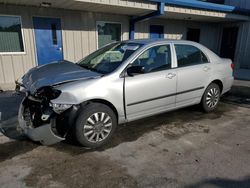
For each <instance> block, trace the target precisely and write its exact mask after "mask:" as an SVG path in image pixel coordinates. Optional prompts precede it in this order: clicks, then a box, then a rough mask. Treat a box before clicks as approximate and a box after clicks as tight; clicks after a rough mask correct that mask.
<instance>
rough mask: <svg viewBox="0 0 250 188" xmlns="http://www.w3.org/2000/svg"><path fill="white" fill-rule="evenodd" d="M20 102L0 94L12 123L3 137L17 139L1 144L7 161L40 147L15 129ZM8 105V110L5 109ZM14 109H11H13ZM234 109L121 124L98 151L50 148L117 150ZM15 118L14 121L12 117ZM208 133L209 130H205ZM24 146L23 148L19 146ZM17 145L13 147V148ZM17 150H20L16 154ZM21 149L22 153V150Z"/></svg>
mask: <svg viewBox="0 0 250 188" xmlns="http://www.w3.org/2000/svg"><path fill="white" fill-rule="evenodd" d="M21 100H22V96H19V95H16V93H14V92H7V93H6V92H4V96H3V94H1V95H0V110H6V112H8V113H7V114H6V115H4V119H5V118H10V117H12V119H13V120H14V121H15V122H14V123H13V122H12V123H10V124H7V125H4V126H3V124H2V125H1V124H0V125H1V126H0V128H1V130H2V132H3V133H4V135H6V136H7V137H9V138H11V139H14V140H17V141H13V143H11V144H7V143H4V144H0V155H2V154H3V155H2V156H5V157H2V160H3V159H6V158H10V157H13V156H15V155H16V154H17V155H18V154H19V153H22V152H27V151H29V150H32V149H33V148H34V147H35V146H39V144H36V143H35V144H34V143H33V142H31V141H28V142H30V143H31V144H25V143H26V142H27V141H26V137H23V135H21V134H20V133H19V132H18V131H17V130H16V125H17V109H18V106H19V104H20V102H21ZM7 106H9V107H7ZM12 108H14V109H12ZM234 109H235V107H232V106H229V105H225V104H224V103H220V105H219V107H218V109H217V110H216V111H214V112H212V113H209V114H205V113H203V112H202V111H201V109H200V108H199V106H191V107H187V108H184V109H180V110H176V111H172V112H167V113H164V114H160V115H156V116H152V117H149V118H145V119H142V120H138V121H134V122H131V123H127V124H124V125H120V126H118V127H117V130H116V133H115V135H114V137H113V138H112V139H111V141H110V142H109V143H108V144H106V145H105V146H104V147H101V148H98V149H94V150H93V149H88V148H84V147H82V146H80V145H79V144H78V143H77V142H76V141H75V140H74V139H72V137H71V139H67V140H66V141H64V142H61V143H58V144H55V145H53V146H50V147H53V148H55V149H56V150H58V151H62V152H67V153H70V154H72V155H77V154H82V153H85V152H92V151H103V150H106V149H109V148H113V147H116V146H118V145H120V144H121V143H125V142H132V141H135V140H137V139H139V138H140V137H141V136H142V135H144V134H146V133H148V132H151V131H154V130H158V129H159V128H161V127H162V126H164V127H168V126H169V125H172V124H174V126H176V127H177V128H182V127H181V125H182V124H185V123H187V122H192V121H196V120H201V119H217V118H220V117H221V116H222V115H224V114H225V113H226V112H228V111H231V110H234ZM13 117H14V118H13ZM206 131H207V132H209V130H206ZM174 138H175V137H174ZM18 142H21V147H19V144H20V143H18ZM22 145H23V147H22ZM15 146H16V147H15ZM8 147H13V148H15V149H14V150H13V151H12V150H8ZM18 148H19V149H20V151H19V152H18V151H17V150H18ZM22 150H23V151H22ZM5 151H8V152H9V155H8V154H7V153H8V152H5Z"/></svg>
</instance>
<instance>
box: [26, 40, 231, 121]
mask: <svg viewBox="0 0 250 188" xmlns="http://www.w3.org/2000/svg"><path fill="white" fill-rule="evenodd" d="M128 42H133V43H135V42H138V43H140V44H144V45H143V46H142V47H141V48H139V49H138V50H137V51H135V52H134V54H133V55H131V56H130V57H129V58H128V59H127V60H126V61H124V62H123V63H122V64H121V65H120V66H119V67H118V68H117V69H116V70H115V71H113V72H112V73H110V74H108V75H100V74H98V73H95V72H91V71H88V70H84V69H82V68H81V67H78V66H77V65H72V64H70V63H69V62H66V63H61V64H60V68H59V66H58V65H59V64H54V65H48V66H44V67H40V68H34V69H32V70H30V71H29V72H28V73H27V75H25V76H24V79H23V82H25V83H23V84H24V85H26V86H28V90H32V91H34V90H35V89H38V88H39V87H42V86H45V85H52V86H54V87H55V88H56V89H58V90H61V92H62V93H61V95H60V96H59V97H58V98H56V99H54V100H51V103H55V104H72V105H78V104H81V103H84V102H86V101H91V100H99V101H100V100H103V101H106V102H108V103H110V104H112V106H114V108H115V109H116V111H117V114H118V123H124V122H128V121H133V120H137V119H141V118H144V117H148V116H152V115H155V114H158V113H162V112H166V111H170V110H174V109H178V108H181V107H185V106H190V105H194V104H198V103H200V101H201V98H202V95H203V93H204V91H205V89H206V88H207V87H208V85H209V84H210V83H211V82H212V81H214V80H219V81H221V82H222V83H223V90H222V94H223V93H225V92H227V91H228V90H230V88H231V86H232V83H233V76H232V69H231V68H230V64H231V60H228V59H222V58H220V57H218V56H217V55H216V54H215V53H213V52H212V51H211V50H209V49H207V48H206V47H204V46H202V45H200V44H198V43H195V42H190V41H174V40H173V41H172V40H156V41H152V40H134V41H128ZM165 44H166V45H170V47H171V56H172V69H169V70H163V71H158V72H153V73H147V74H143V75H136V76H133V77H128V76H124V75H126V74H124V72H125V70H126V67H127V66H128V65H129V64H131V63H132V62H133V61H134V60H135V59H136V58H137V57H138V56H139V55H140V54H142V53H143V52H144V51H145V50H147V49H149V48H151V47H153V46H157V45H165ZM174 44H187V45H192V46H195V47H197V48H199V49H200V50H201V51H202V52H203V53H204V54H205V55H206V56H207V58H208V60H209V63H205V64H200V65H194V66H187V67H182V68H178V66H177V58H176V52H175V47H174ZM69 64H70V66H69ZM64 66H65V67H64ZM67 66H69V67H71V68H72V69H69V68H66V67H67ZM75 66H76V67H75ZM50 67H52V69H51V70H47V69H49V68H50ZM39 70H40V71H41V70H44V71H46V70H47V71H46V74H41V73H39V76H38V75H37V76H35V75H34V76H33V74H36V72H39ZM61 70H63V71H61ZM54 71H59V72H60V71H61V72H60V73H59V74H58V73H57V72H54ZM42 72H43V71H42ZM67 72H68V73H67ZM168 74H174V78H171V79H169V78H168ZM56 76H59V78H55V77H56ZM64 76H65V77H64ZM29 78H32V79H29ZM35 78H36V79H35ZM90 78H92V79H90ZM33 80H34V81H33ZM26 82H30V83H26ZM58 83H61V84H58ZM164 96H165V97H164ZM152 98H155V99H153V100H151V99H152ZM148 99H149V100H148ZM140 101H141V102H140ZM143 101H144V102H143Z"/></svg>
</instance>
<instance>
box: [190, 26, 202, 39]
mask: <svg viewBox="0 0 250 188" xmlns="http://www.w3.org/2000/svg"><path fill="white" fill-rule="evenodd" d="M200 33H201V30H200V29H192V28H188V30H187V40H190V41H194V42H200Z"/></svg>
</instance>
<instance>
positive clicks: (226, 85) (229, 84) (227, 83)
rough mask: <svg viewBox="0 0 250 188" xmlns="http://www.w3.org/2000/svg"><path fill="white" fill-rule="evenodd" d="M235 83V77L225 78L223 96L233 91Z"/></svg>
mask: <svg viewBox="0 0 250 188" xmlns="http://www.w3.org/2000/svg"><path fill="white" fill-rule="evenodd" d="M233 82H234V77H233V76H232V77H229V78H224V79H223V91H222V94H224V93H226V92H228V91H229V90H231V88H232V86H233Z"/></svg>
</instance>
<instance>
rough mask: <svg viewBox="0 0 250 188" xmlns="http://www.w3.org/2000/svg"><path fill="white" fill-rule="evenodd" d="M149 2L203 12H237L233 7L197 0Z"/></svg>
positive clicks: (159, 0)
mask: <svg viewBox="0 0 250 188" xmlns="http://www.w3.org/2000/svg"><path fill="white" fill-rule="evenodd" d="M149 1H153V2H162V3H165V4H167V5H175V6H181V7H189V8H197V9H205V10H213V11H221V12H235V11H236V10H237V8H236V7H234V6H230V5H222V4H216V3H209V2H204V1H198V0H149Z"/></svg>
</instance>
